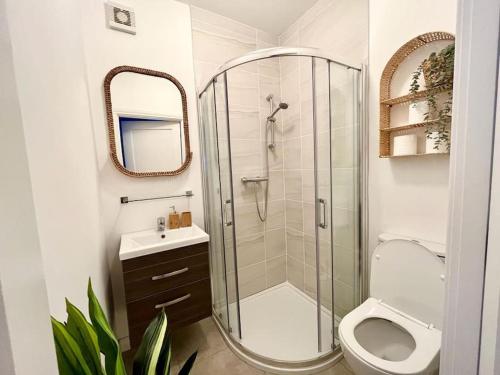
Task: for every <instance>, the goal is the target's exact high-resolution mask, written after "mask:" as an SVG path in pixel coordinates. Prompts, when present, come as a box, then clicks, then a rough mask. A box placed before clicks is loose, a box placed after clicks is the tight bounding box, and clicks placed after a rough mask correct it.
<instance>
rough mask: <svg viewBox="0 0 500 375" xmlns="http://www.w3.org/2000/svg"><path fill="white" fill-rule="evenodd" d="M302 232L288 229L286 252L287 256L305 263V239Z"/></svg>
mask: <svg viewBox="0 0 500 375" xmlns="http://www.w3.org/2000/svg"><path fill="white" fill-rule="evenodd" d="M303 237H304V236H303V234H302V232H299V231H296V230H293V229H291V228H287V231H286V246H287V248H286V250H287V255H288V256H291V257H293V258H295V259H296V260H298V261H300V262H304V238H303Z"/></svg>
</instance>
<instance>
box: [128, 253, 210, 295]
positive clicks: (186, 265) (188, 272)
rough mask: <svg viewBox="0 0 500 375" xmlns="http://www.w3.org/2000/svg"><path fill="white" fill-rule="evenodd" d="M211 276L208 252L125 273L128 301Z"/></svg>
mask: <svg viewBox="0 0 500 375" xmlns="http://www.w3.org/2000/svg"><path fill="white" fill-rule="evenodd" d="M153 264H154V263H153ZM209 276H210V269H209V263H208V252H204V253H201V254H199V255H195V256H190V257H187V258H181V259H178V260H174V261H171V262H168V263H160V264H155V265H152V266H151V267H145V268H139V269H136V270H133V271H129V272H125V273H124V282H125V295H126V300H127V302H132V301H135V300H138V299H141V298H144V297H148V296H151V295H153V294H157V293H161V292H164V291H166V290H169V289H173V288H177V287H180V286H182V285H185V284H190V283H193V282H195V281H198V280H202V279H207V278H209Z"/></svg>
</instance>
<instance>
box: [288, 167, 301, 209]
mask: <svg viewBox="0 0 500 375" xmlns="http://www.w3.org/2000/svg"><path fill="white" fill-rule="evenodd" d="M285 187H286V189H285V198H286V199H290V200H294V201H301V200H302V171H300V170H286V171H285Z"/></svg>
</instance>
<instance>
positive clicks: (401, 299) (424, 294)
mask: <svg viewBox="0 0 500 375" xmlns="http://www.w3.org/2000/svg"><path fill="white" fill-rule="evenodd" d="M444 273H445V266H444V263H443V262H442V261H441V260H440V259H439V258H438V257H437V256H436V255H434V254H433V253H432V252H431V251H430V250H428V249H427V248H425V247H424V246H422V245H419V244H417V243H415V242H412V241H408V240H390V241H387V242H384V243H382V244H380V245H378V246H377V247H376V248H375V251H374V252H373V255H372V262H371V278H370V296H371V297H374V298H376V299H381V300H382V302H383V303H385V304H386V305H388V306H390V307H393V308H395V309H397V310H400V311H402V312H404V313H406V314H408V315H410V316H412V317H414V318H416V319H418V320H420V321H422V322H424V323H426V324H433V325H434V326H435V327H437V328H439V329H441V327H442V319H443V304H444Z"/></svg>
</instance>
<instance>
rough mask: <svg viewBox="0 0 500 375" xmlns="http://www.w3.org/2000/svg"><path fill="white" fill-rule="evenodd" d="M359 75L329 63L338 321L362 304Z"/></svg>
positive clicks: (335, 309)
mask: <svg viewBox="0 0 500 375" xmlns="http://www.w3.org/2000/svg"><path fill="white" fill-rule="evenodd" d="M359 74H360V72H359V71H358V70H355V69H352V68H348V67H345V66H342V65H340V64H336V63H333V62H332V63H330V101H331V142H332V154H331V164H332V195H331V199H332V219H333V221H332V225H333V286H334V293H333V295H334V315H335V319H336V320H337V321H340V319H342V318H343V317H344V316H345V315H346V314H347V313H348V312H350V311H351V310H352V309H354V307H355V306H357V305H358V303H359V293H358V290H359V285H358V280H359V241H358V238H359V209H358V207H359V200H358V197H359V190H358V189H359V163H360V160H359V157H358V152H359V93H358V85H359ZM335 338H337V339H338V335H337V330H336V328H335Z"/></svg>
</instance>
